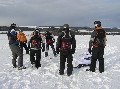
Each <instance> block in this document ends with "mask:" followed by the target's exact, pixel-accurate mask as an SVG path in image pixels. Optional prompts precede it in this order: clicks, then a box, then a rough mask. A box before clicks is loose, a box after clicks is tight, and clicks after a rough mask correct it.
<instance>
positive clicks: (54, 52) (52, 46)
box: [50, 44, 56, 56]
mask: <svg viewBox="0 0 120 89" xmlns="http://www.w3.org/2000/svg"><path fill="white" fill-rule="evenodd" d="M50 46H51V48H52V50H53V54H54V56H56V51H55V48H54V45H53V44H51V45H50Z"/></svg>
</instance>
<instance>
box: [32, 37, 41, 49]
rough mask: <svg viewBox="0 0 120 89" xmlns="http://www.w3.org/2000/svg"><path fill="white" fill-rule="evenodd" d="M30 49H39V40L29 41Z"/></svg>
mask: <svg viewBox="0 0 120 89" xmlns="http://www.w3.org/2000/svg"><path fill="white" fill-rule="evenodd" d="M31 47H32V48H36V49H39V48H40V40H39V39H33V40H32V41H31Z"/></svg>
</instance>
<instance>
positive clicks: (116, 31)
mask: <svg viewBox="0 0 120 89" xmlns="http://www.w3.org/2000/svg"><path fill="white" fill-rule="evenodd" d="M41 27H42V26H41ZM9 28H10V27H9V26H0V31H1V32H0V34H7V31H8V30H9ZM19 29H21V30H23V31H34V30H35V28H29V27H17V28H16V30H17V31H19ZM39 29H40V31H41V32H45V31H51V32H52V33H53V34H54V35H59V33H60V32H61V31H62V26H61V27H60V28H55V26H50V27H49V28H48V27H47V28H39ZM70 29H71V30H72V31H73V32H74V33H75V34H76V35H90V34H91V32H92V31H93V30H94V28H90V27H70ZM104 29H105V31H106V32H107V35H120V29H118V28H117V27H114V28H104ZM82 30H85V32H84V31H82ZM4 31H6V32H4Z"/></svg>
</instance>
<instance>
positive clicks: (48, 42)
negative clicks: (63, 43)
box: [45, 31, 56, 57]
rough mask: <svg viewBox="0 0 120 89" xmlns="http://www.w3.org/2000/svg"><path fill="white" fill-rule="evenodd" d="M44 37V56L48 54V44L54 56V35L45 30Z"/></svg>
mask: <svg viewBox="0 0 120 89" xmlns="http://www.w3.org/2000/svg"><path fill="white" fill-rule="evenodd" d="M45 39H46V52H45V57H47V56H48V50H49V46H51V48H52V50H53V54H54V56H56V51H55V48H54V44H53V43H54V42H55V38H54V35H53V34H52V33H51V32H49V31H46V33H45Z"/></svg>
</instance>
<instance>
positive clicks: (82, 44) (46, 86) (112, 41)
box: [0, 33, 120, 89]
mask: <svg viewBox="0 0 120 89" xmlns="http://www.w3.org/2000/svg"><path fill="white" fill-rule="evenodd" d="M26 34H27V33H26ZM55 38H56V39H57V37H55ZM89 39H90V35H87V36H78V35H77V36H76V42H77V48H76V53H75V54H74V55H73V56H74V59H73V65H74V66H76V65H78V61H79V60H82V58H84V56H85V55H86V53H88V52H87V50H88V43H89ZM0 41H1V42H0V89H120V36H112V35H111V36H107V46H106V48H105V55H104V58H105V72H104V73H102V74H101V73H99V71H98V63H97V68H96V72H95V73H93V72H89V71H85V70H86V69H87V68H88V67H85V68H81V69H74V70H73V74H72V75H71V76H70V77H68V76H67V74H66V69H65V74H64V75H62V76H61V75H59V73H58V70H59V55H58V56H57V57H53V54H52V50H51V49H50V50H49V56H48V57H46V58H45V57H44V53H42V58H41V64H42V67H41V68H39V69H32V68H31V65H30V60H29V55H28V54H25V51H24V54H25V55H24V65H25V66H26V67H27V69H24V70H17V69H13V68H12V62H11V59H12V56H11V51H10V48H9V45H8V40H7V36H6V35H5V34H3V35H2V34H1V35H0Z"/></svg>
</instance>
